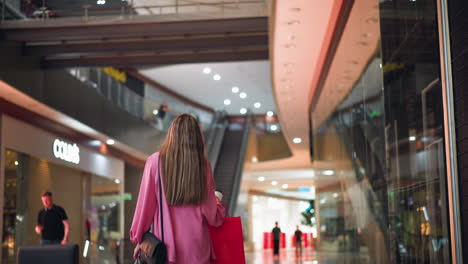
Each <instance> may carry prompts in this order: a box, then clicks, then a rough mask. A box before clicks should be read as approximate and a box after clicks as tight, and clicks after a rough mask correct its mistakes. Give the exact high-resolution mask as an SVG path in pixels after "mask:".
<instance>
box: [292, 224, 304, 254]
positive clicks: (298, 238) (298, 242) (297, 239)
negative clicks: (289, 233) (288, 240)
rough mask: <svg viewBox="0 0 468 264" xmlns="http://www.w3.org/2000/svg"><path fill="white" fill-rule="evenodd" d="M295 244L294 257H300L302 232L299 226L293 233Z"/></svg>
mask: <svg viewBox="0 0 468 264" xmlns="http://www.w3.org/2000/svg"><path fill="white" fill-rule="evenodd" d="M294 237H295V242H296V257H302V231H301V230H300V229H299V226H296V232H294Z"/></svg>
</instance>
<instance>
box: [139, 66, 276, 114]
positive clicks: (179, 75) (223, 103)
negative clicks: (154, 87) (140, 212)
mask: <svg viewBox="0 0 468 264" xmlns="http://www.w3.org/2000/svg"><path fill="white" fill-rule="evenodd" d="M140 73H142V74H143V75H145V76H146V77H148V78H150V79H152V80H155V81H157V82H158V83H160V84H162V85H164V86H166V87H170V89H171V90H173V91H174V92H176V93H178V94H183V95H184V96H185V97H187V98H190V99H192V100H194V101H196V102H198V103H200V104H202V105H205V106H208V107H210V108H212V109H215V110H224V111H226V112H227V113H228V114H230V115H240V114H241V110H242V109H248V110H250V111H251V112H252V113H254V114H259V115H265V114H266V113H267V112H268V111H272V112H274V113H275V112H276V106H275V102H274V99H273V94H272V83H271V75H270V63H269V61H267V60H263V61H246V62H223V63H200V64H183V65H172V66H164V67H156V68H149V69H141V70H140ZM218 78H219V79H218Z"/></svg>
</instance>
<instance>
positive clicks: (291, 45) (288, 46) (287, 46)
mask: <svg viewBox="0 0 468 264" xmlns="http://www.w3.org/2000/svg"><path fill="white" fill-rule="evenodd" d="M284 47H285V48H287V49H289V48H295V47H296V44H294V43H288V44H285V45H284Z"/></svg>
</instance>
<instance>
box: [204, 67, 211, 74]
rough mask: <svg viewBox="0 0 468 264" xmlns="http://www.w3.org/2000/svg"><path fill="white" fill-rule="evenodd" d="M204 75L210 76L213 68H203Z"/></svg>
mask: <svg viewBox="0 0 468 264" xmlns="http://www.w3.org/2000/svg"><path fill="white" fill-rule="evenodd" d="M203 73H204V74H210V73H211V68H210V67H205V68H203Z"/></svg>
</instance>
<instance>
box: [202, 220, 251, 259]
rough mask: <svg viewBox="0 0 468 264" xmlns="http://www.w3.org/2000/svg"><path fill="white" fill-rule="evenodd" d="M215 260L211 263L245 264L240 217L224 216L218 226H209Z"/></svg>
mask: <svg viewBox="0 0 468 264" xmlns="http://www.w3.org/2000/svg"><path fill="white" fill-rule="evenodd" d="M209 230H210V236H211V240H212V242H213V248H214V251H215V254H216V261H212V262H211V263H212V264H245V254H244V238H243V236H242V224H241V219H240V217H226V218H225V219H224V223H223V225H221V226H220V227H212V226H210V227H209Z"/></svg>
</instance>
